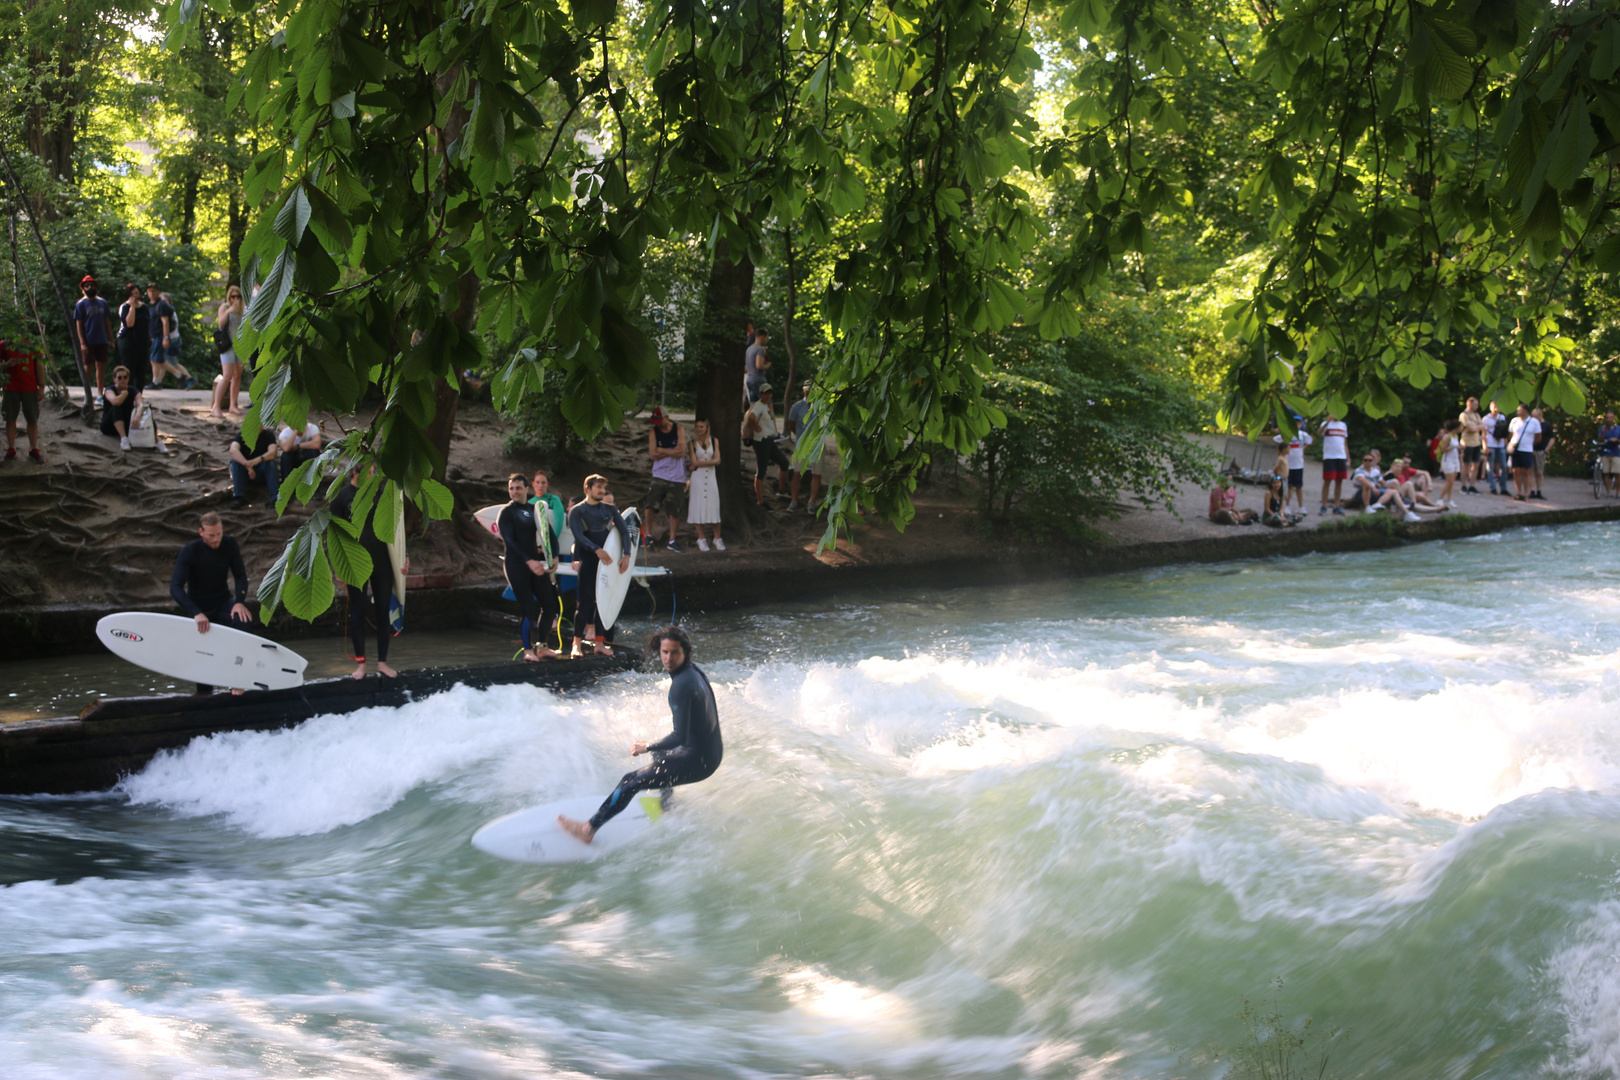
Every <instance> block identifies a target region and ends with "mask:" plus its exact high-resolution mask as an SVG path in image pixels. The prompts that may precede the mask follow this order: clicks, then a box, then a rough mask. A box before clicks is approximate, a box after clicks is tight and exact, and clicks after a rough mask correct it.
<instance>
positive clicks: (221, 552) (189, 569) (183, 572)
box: [169, 536, 253, 694]
mask: <svg viewBox="0 0 1620 1080" xmlns="http://www.w3.org/2000/svg"><path fill="white" fill-rule="evenodd" d="M226 575H230V576H231V577H233V578H235V579H236V591H235V592H232V591H231V588H230V586H229V585H228V584H227V583H226ZM247 587H248V576H247V565H246V564H245V563H243V562H242V549H241V548H239V547H237V546H236V537H234V536H227V537H225V538H224V539H222V540H221V541H220V542H219V547H217V548H211V547H209V546H208V545H207V544H205V543H203V540H202V537H200V536H199V537H198V538H197V539H195V540H193V541H192V542H191V543H189V544H187V545H186V546H185V547H183V548H181V549H180V557H179V558H178V559H176V560H175V561H174V575H173V576H172V577H170V579H169V595H170V596H171V597H173V599H174V602H175V603H177V604H179V605H180V610H181V611H184V612H185V613H186V614H187V615H190V616H191V617H192V618H196V617H197V616H198V615H206V616H208V621H209V622H211V623H218V624H219V625H221V626H230V627H234V628H235V629H237V630H246V629H247V628H248V627H250V626H252V625H253V618H252V616H249V617H248V618H247V619H239V618H237V617H236V616H235V615H232V614H231V609H232V608H233V607H235V606H236V605H237V604H245V603H247ZM213 691H214V688H213V687H212V686H209V685H208V684H206V683H198V684H197V693H199V694H211V693H213Z"/></svg>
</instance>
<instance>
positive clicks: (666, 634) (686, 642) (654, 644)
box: [647, 626, 692, 664]
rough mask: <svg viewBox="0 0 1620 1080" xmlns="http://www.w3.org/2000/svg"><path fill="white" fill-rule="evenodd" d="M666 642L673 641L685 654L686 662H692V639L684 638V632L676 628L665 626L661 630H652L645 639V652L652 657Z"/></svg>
mask: <svg viewBox="0 0 1620 1080" xmlns="http://www.w3.org/2000/svg"><path fill="white" fill-rule="evenodd" d="M666 641H673V642H675V644H677V645H679V646H680V647H681V652H683V653H685V654H686V662H687V663H688V664H690V663H691V662H692V639H691V638H689V637H687V636H686V631H685V630H682V629H681V628H680V627H678V626H666V627H664V628H663V629H662V630H654V631H653V632H652V636H651V637H649V638H648V639H647V652H648V653H650V654H651V655H653V656H657V655H658V649H659V647H660V646H661V645H663V643H664V642H666Z"/></svg>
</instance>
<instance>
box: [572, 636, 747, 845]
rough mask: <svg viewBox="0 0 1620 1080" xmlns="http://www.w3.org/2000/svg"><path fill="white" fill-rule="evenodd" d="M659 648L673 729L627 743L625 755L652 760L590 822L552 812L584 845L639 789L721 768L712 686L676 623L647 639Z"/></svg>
mask: <svg viewBox="0 0 1620 1080" xmlns="http://www.w3.org/2000/svg"><path fill="white" fill-rule="evenodd" d="M655 644H656V645H657V647H658V659H659V660H660V661H661V662H662V663H663V665H664V670H665V671H667V672H669V673H670V675H671V676H672V678H671V679H670V681H669V716H670V721H671V723H672V724H673V726H674V729H675V730H674V731H672V732H670V733H669V734H668V735H666V736H664V737H663V738H662V739H660V740H658V741H657V742H655V743H647V742H641V741H637V742H634V743H632V744H631V745H630V756H631V757H637V756H639V755H641V754H648V753H650V754H652V756H653V763H652V764H651V765H649V766H647V767H646V768H645V769H637V770H636V771H635V772H628V773H625V774H624V777H623V778H622V779H621V780H620V781H619V786H618V787H616V788H614V789H613V793H612V794H611V795H609V796H608V797H607V800H606V801H605V802H603V803H602V806H601V808H600V809H598V810H597V811H596V813H595V814H593V815H592V816H591V820H589V821H575V820H574V819H573V818H569V817H564V816H562V815H561V814H558V815H557V824H559V825H561V826H562V827H563V828H564V829H566V830H568V832H569V834H570V835H572V836H574V837H576V838H578V840H579V841H580V842H581V843H585V844H588V843H590V842H591V841H592V840H593V839H595V837H596V832H597V830H598V829H600V828H601V827H602V826H603V825H605V824H607V822H608V821H609V820H611V819H612V818H613V816H614V815H615V814H617V813H618V812H619V811H621V810H623V809H624V808H625V807H626V806H629V805H630V800H631V799H632V798H634V797H635V794H636V792H638V791H647V790H649V789H650V788H663V789H664V791H665V793H666V794H667V793H668V791H669V789H670V788H672V787H674V786H676V785H677V784H695V783H697V782H698V781H699V780H707V779H708V778H709V777H711V776H713V775H714V770H716V769H718V768H719V767H720V757H721V754H722V749H723V748H722V747H721V745H720V715H719V713H718V712H717V711H716V710H715V707H714V690H712V689H711V688H710V687H709V679H708V676H706V675H704V674H703V671H702V669H700V668H699V667H698V666H697V665H696V664H694V663H692V642H691V640H690V639H688V638H687V636H686V631H684V630H682V629H681V628H680V627H678V626H666V627H665V628H664V629H662V630H660V631H658V632H657V633H655V634H654V635H653V636H652V640H651V641H649V642H648V643H647V647H648V648H649V649H650V648H652V647H653V646H654V645H655Z"/></svg>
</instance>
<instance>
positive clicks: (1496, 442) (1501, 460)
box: [1479, 401, 1512, 495]
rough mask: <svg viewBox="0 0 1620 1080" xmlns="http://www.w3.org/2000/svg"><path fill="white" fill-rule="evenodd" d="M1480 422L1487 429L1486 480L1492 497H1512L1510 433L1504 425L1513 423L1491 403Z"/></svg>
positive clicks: (1494, 403)
mask: <svg viewBox="0 0 1620 1080" xmlns="http://www.w3.org/2000/svg"><path fill="white" fill-rule="evenodd" d="M1479 421H1480V423H1481V424H1482V425H1484V428H1485V479H1486V480H1488V481H1490V485H1491V494H1492V495H1511V494H1512V492H1510V491H1508V459H1507V441H1508V435H1509V434H1510V432H1508V431H1504V430H1502V425H1504V424H1511V423H1512V422H1511V421H1510V420H1508V418H1507V417H1506V416H1505V415H1503V413H1502V410H1500V409H1498V408H1497V407H1496V402H1494V401H1493V402H1491V407H1490V410H1489V411H1488V412H1486V413H1485V415H1484V416H1481V417H1480V418H1479Z"/></svg>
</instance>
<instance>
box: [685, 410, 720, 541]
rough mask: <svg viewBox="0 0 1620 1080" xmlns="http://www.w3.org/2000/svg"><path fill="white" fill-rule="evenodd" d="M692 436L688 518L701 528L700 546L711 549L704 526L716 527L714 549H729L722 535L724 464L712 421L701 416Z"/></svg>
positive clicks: (689, 463)
mask: <svg viewBox="0 0 1620 1080" xmlns="http://www.w3.org/2000/svg"><path fill="white" fill-rule="evenodd" d="M692 431H693V436H692V440H691V441H690V442H688V443H687V444H686V448H687V449H686V474H687V475H688V476H690V477H691V479H690V480H688V481H687V483H686V490H687V500H686V520H687V522H688V523H690V524H691V526H692V527H693V528H695V529H696V530H697V536H698V542H697V544H698V550H699V551H708V550H709V541H708V540H707V539H706V538H705V537H704V535H703V526H705V525H709V526H712V527H713V528H714V549H715V550H716V551H724V550H726V542H725V541H724V540H722V539H720V481H719V480H718V479H716V477H715V472H714V470H715V468H716V467H717V466H718V465H719V464H720V444H719V443H717V442H715V441H714V439H713V438H711V437H710V435H709V422H708V421H707V420H699V421H698V422H697V423H696V424H694V425H692Z"/></svg>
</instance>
